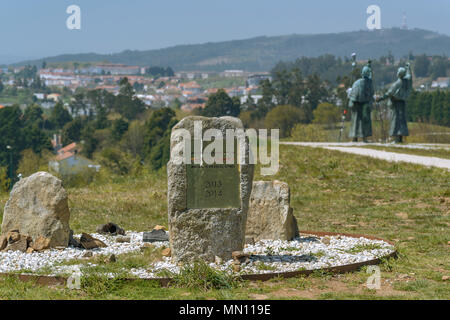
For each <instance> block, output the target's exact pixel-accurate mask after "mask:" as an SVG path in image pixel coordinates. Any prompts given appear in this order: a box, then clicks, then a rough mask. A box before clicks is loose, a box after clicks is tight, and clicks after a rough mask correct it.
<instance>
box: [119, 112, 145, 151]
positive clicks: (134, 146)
mask: <svg viewBox="0 0 450 320" xmlns="http://www.w3.org/2000/svg"><path fill="white" fill-rule="evenodd" d="M127 127H128V123H127ZM144 135H145V127H144V126H143V125H142V124H141V123H140V122H139V121H138V120H134V121H133V122H131V123H130V126H129V128H128V130H127V131H126V132H125V134H124V135H123V138H122V142H121V145H122V147H123V149H125V150H127V151H128V152H129V153H130V154H131V156H132V157H133V158H136V157H141V158H143V157H144V154H143V152H144Z"/></svg>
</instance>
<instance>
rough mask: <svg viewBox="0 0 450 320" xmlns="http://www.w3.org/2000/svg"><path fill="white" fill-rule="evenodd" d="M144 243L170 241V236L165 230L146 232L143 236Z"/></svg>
mask: <svg viewBox="0 0 450 320" xmlns="http://www.w3.org/2000/svg"><path fill="white" fill-rule="evenodd" d="M142 241H143V242H156V241H169V236H168V235H167V233H166V232H165V231H164V230H161V229H160V230H156V229H153V230H152V231H150V232H144V233H143V235H142Z"/></svg>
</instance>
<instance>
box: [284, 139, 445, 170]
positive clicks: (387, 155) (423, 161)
mask: <svg viewBox="0 0 450 320" xmlns="http://www.w3.org/2000/svg"><path fill="white" fill-rule="evenodd" d="M280 144H285V145H294V146H306V147H314V148H324V149H329V150H336V151H340V152H346V153H353V154H358V155H362V156H367V157H372V158H377V159H382V160H387V161H391V162H408V163H414V164H420V165H424V166H432V167H438V168H443V169H448V170H450V160H447V159H442V158H436V157H426V156H415V155H411V154H403V153H397V152H387V151H381V150H372V149H367V148H358V146H361V147H364V146H384V147H390V146H394V147H396V148H397V147H400V148H411V149H429V150H430V149H450V145H445V144H443V145H439V144H406V145H401V144H395V145H390V144H381V143H352V142H349V143H345V142H344V143H333V142H330V143H328V142H281V143H280Z"/></svg>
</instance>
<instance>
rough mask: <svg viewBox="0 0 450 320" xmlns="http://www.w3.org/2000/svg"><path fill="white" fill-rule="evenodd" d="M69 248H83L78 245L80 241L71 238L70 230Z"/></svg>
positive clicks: (71, 231) (71, 232)
mask: <svg viewBox="0 0 450 320" xmlns="http://www.w3.org/2000/svg"><path fill="white" fill-rule="evenodd" d="M69 247H74V248H83V246H82V245H81V243H80V240H79V239H77V238H75V237H74V236H73V230H70V234H69Z"/></svg>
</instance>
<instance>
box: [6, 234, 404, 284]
mask: <svg viewBox="0 0 450 320" xmlns="http://www.w3.org/2000/svg"><path fill="white" fill-rule="evenodd" d="M127 235H128V236H130V237H131V241H130V242H129V243H117V242H115V238H114V237H113V236H105V235H100V234H92V236H94V237H96V238H98V239H100V240H102V241H103V242H105V243H106V244H107V245H108V247H107V248H97V249H93V250H91V251H92V253H93V256H96V255H109V254H115V255H116V256H117V255H120V254H123V253H128V252H134V251H139V250H140V248H141V247H142V246H143V244H144V242H142V232H132V231H128V232H127ZM327 238H328V239H329V244H324V243H323V242H322V241H321V240H322V239H323V238H321V237H316V236H311V235H301V236H300V237H299V238H296V239H294V240H292V241H282V240H261V241H259V242H257V243H255V244H254V245H247V246H246V247H245V249H244V252H245V253H247V254H249V255H250V261H249V262H248V263H246V264H243V265H241V271H240V274H262V273H274V272H289V271H298V270H315V269H322V268H327V267H335V266H342V265H347V264H352V263H358V262H364V261H368V260H372V259H376V258H380V257H384V256H386V255H389V254H390V253H392V252H393V251H394V250H395V249H394V247H393V246H392V245H391V244H389V243H387V242H385V241H381V240H371V239H367V238H364V237H361V238H352V237H346V236H327ZM153 245H154V246H155V247H163V246H167V245H168V242H154V243H153ZM364 246H365V247H364ZM85 252H86V250H83V249H78V248H66V249H65V250H55V249H52V250H47V251H44V252H33V253H31V254H27V253H22V252H17V251H16V252H0V273H9V272H15V271H23V272H25V271H27V272H38V271H39V269H42V268H44V267H46V268H48V267H50V269H51V275H56V274H67V273H72V272H73V270H74V269H77V268H78V270H80V269H81V271H83V268H85V267H86V265H84V266H83V265H75V266H57V265H56V264H58V263H61V262H64V261H69V260H73V259H81V258H82V257H83V255H84V253H85ZM232 263H233V261H232V260H228V261H223V262H222V263H221V264H217V263H210V266H211V267H212V268H216V269H218V270H222V271H229V272H232V268H231V267H232ZM88 266H95V265H94V264H92V263H88ZM124 271H127V272H128V273H129V274H130V276H133V277H138V278H158V277H162V276H164V275H162V274H161V273H162V272H164V271H166V272H167V271H168V272H170V273H178V272H179V271H180V267H179V266H177V265H175V264H174V263H172V260H171V258H170V257H163V260H162V261H158V262H156V263H153V264H149V265H148V267H147V268H145V269H144V268H139V269H137V268H134V269H130V270H124ZM166 274H167V273H166ZM109 276H111V277H112V276H114V275H113V274H111V275H109Z"/></svg>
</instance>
